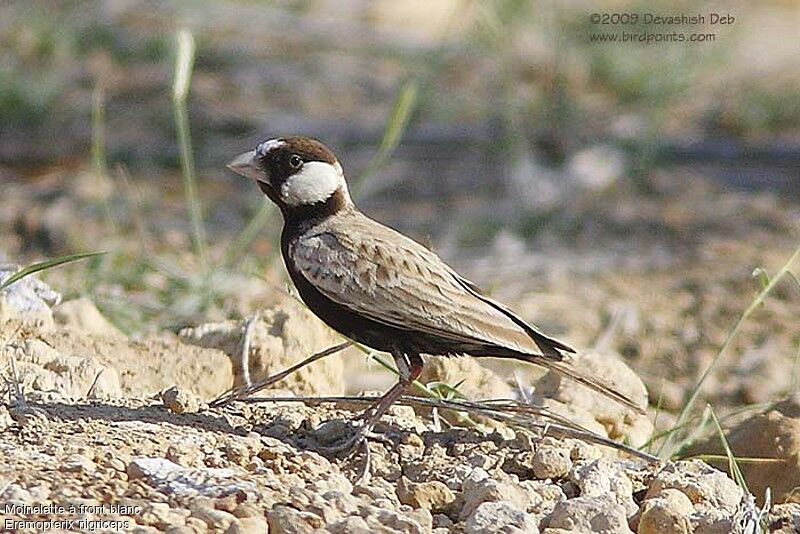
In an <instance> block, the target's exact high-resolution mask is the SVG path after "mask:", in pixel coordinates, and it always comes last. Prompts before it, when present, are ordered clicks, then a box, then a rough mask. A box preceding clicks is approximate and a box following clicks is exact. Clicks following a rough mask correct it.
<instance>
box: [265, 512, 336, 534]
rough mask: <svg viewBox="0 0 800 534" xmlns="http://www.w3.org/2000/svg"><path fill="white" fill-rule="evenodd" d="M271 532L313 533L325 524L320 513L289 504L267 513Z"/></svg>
mask: <svg viewBox="0 0 800 534" xmlns="http://www.w3.org/2000/svg"><path fill="white" fill-rule="evenodd" d="M267 523H269V532H270V534H305V533H308V534H311V533H312V532H314V531H315V530H316V529H318V528H322V527H323V526H324V521H323V520H322V518H321V517H319V516H318V515H315V514H312V513H309V512H301V511H300V510H295V509H294V508H290V507H288V506H280V505H279V506H276V507H274V508H273V509H272V510H271V511H270V512H268V513H267Z"/></svg>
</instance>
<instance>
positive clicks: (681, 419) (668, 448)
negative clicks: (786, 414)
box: [658, 248, 800, 458]
mask: <svg viewBox="0 0 800 534" xmlns="http://www.w3.org/2000/svg"><path fill="white" fill-rule="evenodd" d="M799 258H800V248H798V249H797V250H795V251H794V253H793V254H792V255H791V257H790V258H789V259H788V260H787V261H786V263H785V264H784V265H783V267H781V268H780V270H779V271H778V272H777V273H776V274H775V276H774V277H773V278H772V279H770V278H769V276H767V274H766V272H761V271H759V272H758V277H759V280H761V282H762V289H761V291H759V293H758V294H757V295H756V296H755V298H754V299H753V300H752V301H751V302H750V305H749V306H747V308H746V309H745V310H744V311H743V312H742V314H741V315H740V316H739V318H738V319H737V320H736V323H734V325H733V328H732V329H731V330H730V331H729V332H728V335H727V337H726V338H725V341H724V342H723V344H722V346H721V347H720V349H719V350H718V351H717V353H716V355H715V356H714V358H713V359H712V360H711V362H710V363H709V364H708V367H706V369H705V371H703V374H702V375H701V376H700V380H698V382H697V384H695V386H694V388H693V389H692V392H691V394H690V396H689V399H688V400H687V401H686V404H685V405H684V407H683V409H682V410H681V413H680V414H679V415H678V419H677V420H676V422H675V425H674V428H675V429H680V428H682V427H684V425H686V423H687V421H688V419H689V417H690V415H691V413H692V410H693V408H694V405H695V403H696V402H697V400H698V398H699V397H700V392H701V391H702V389H703V386H704V385H705V382H706V380H707V379H708V377H709V376H710V375H711V373H712V372H713V371H714V369H715V368H716V367H717V365H718V364H719V362H720V360H721V359H722V357H723V356H724V355H725V354H726V353H727V352H728V349H729V348H730V346H731V344H732V342H733V340H734V338H735V337H736V334H737V333H738V332H739V329H740V328H741V326H742V324H743V323H744V322H745V321H746V320H747V319H748V318H749V317H750V315H752V313H753V312H754V311H755V310H757V309H758V308H759V306H761V304H762V303H763V302H764V300H765V299H766V298H767V296H768V295H769V294H770V293H771V292H772V291H773V290H774V289H775V287H776V286H777V284H778V282H780V280H781V279H782V278H783V277H784V276H790V277H792V278H794V274H793V273H792V272H791V268H792V267H793V266H794V264H795V263H796V262H797V260H798V259H799ZM762 271H763V270H762ZM677 441H678V437H677V432H669V433H668V434H667V435H666V439H665V440H664V442H663V443H662V444H661V447H660V448H659V450H658V455H659V456H661V457H662V458H671V457H672V456H673V455H674V454H675V452H676V450H677V445H676V442H677ZM685 444H686V439H684V440H683V445H685Z"/></svg>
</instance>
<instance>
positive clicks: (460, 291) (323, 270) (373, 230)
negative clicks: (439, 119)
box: [292, 212, 571, 358]
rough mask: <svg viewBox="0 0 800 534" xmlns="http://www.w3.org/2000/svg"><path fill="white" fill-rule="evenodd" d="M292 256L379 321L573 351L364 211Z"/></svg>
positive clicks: (474, 340)
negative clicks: (478, 289)
mask: <svg viewBox="0 0 800 534" xmlns="http://www.w3.org/2000/svg"><path fill="white" fill-rule="evenodd" d="M333 225H336V226H333ZM292 255H293V258H294V260H295V264H296V267H297V269H298V270H299V271H300V272H301V273H302V274H303V276H305V277H306V278H307V279H308V280H309V282H311V283H312V284H313V285H314V286H315V287H316V288H317V289H318V290H319V291H320V292H322V293H323V294H324V295H325V296H326V297H328V298H330V299H331V300H333V301H335V302H337V303H338V304H340V305H342V306H346V307H348V308H350V309H352V310H354V311H356V312H358V313H359V314H362V315H365V316H367V317H369V318H371V319H373V320H375V321H378V322H381V323H384V324H387V325H391V326H395V327H399V328H405V329H409V330H419V331H421V332H425V333H429V334H434V335H436V336H440V337H442V338H446V339H448V340H451V341H454V342H457V343H465V344H479V345H487V346H498V347H502V348H505V349H509V350H512V351H518V352H520V353H525V354H541V353H542V352H544V353H545V354H547V355H548V356H549V355H550V354H549V353H550V352H551V350H552V347H551V346H550V345H548V344H547V343H546V341H552V342H553V343H555V344H556V345H555V346H556V347H558V348H560V349H561V350H568V351H571V349H569V347H567V346H566V345H561V344H559V343H558V342H556V341H555V340H550V339H549V338H547V337H545V336H544V335H543V334H541V333H539V332H538V331H536V330H535V329H534V328H533V327H532V326H530V325H528V324H527V323H525V322H524V321H522V319H520V318H519V317H517V316H515V315H514V314H513V313H511V312H510V311H509V310H507V309H506V308H504V307H503V306H502V305H500V304H499V303H496V302H494V301H492V300H491V299H488V298H487V297H484V296H482V295H480V293H478V292H477V291H476V288H475V286H474V285H472V284H470V283H469V282H468V281H466V280H464V279H462V278H461V277H460V276H458V275H457V274H456V273H455V272H454V271H453V270H452V269H451V268H450V267H448V266H447V265H446V264H445V263H444V262H443V261H442V260H441V259H440V258H439V257H438V256H437V255H436V254H434V253H433V252H431V251H429V250H428V249H426V248H424V247H423V246H421V245H420V244H418V243H416V242H415V241H413V240H411V239H409V238H407V237H405V236H403V235H402V234H400V233H398V232H395V231H394V230H392V229H390V228H387V227H385V226H383V225H381V224H379V223H377V222H375V221H372V220H371V219H369V218H367V217H365V216H364V215H361V214H360V213H357V212H354V213H353V214H351V215H348V216H346V217H337V218H336V219H335V220H334V221H331V222H327V223H323V224H322V225H321V226H319V227H317V228H316V229H315V231H313V232H311V233H309V234H308V235H306V236H304V237H302V238H300V239H299V240H298V242H297V243H296V244H295V245H294V250H293V254H292ZM536 335H538V336H540V337H541V339H540V340H538V339H536V337H535V336H536ZM537 341H539V342H541V343H542V344H543V345H545V347H540V346H539V344H537ZM543 349H544V350H543ZM552 352H553V353H554V354H553V357H558V358H560V355H559V354H558V352H556V351H552Z"/></svg>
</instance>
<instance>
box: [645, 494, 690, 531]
mask: <svg viewBox="0 0 800 534" xmlns="http://www.w3.org/2000/svg"><path fill="white" fill-rule="evenodd" d="M692 513H694V507H693V506H692V501H690V500H689V497H687V496H686V494H685V493H683V492H681V491H678V490H675V489H665V490H664V491H662V492H661V493H659V494H658V495H657V496H655V497H653V498H651V499H648V500H646V501H645V502H644V504H643V505H642V509H641V512H640V515H639V528H638V529H637V532H638V533H639V534H689V533H690V532H692V525H691V521H690V517H691V515H692Z"/></svg>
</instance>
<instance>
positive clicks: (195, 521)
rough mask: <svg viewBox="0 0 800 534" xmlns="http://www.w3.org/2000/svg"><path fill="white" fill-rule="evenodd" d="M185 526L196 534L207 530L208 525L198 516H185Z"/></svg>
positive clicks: (202, 533)
mask: <svg viewBox="0 0 800 534" xmlns="http://www.w3.org/2000/svg"><path fill="white" fill-rule="evenodd" d="M186 527H187V528H190V529H192V532H195V533H196V534H204V533H205V532H208V525H207V524H206V522H205V521H203V520H202V519H200V518H199V517H191V516H189V517H187V518H186Z"/></svg>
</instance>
